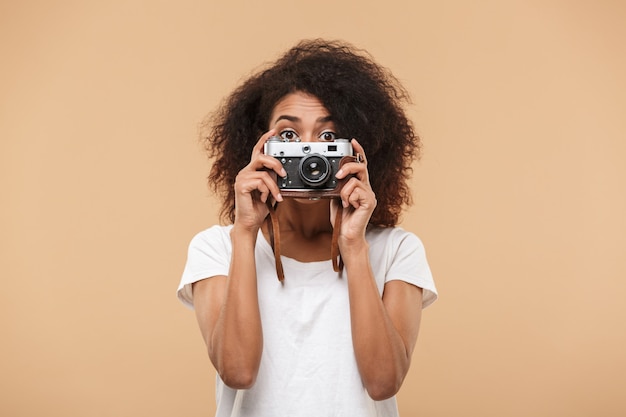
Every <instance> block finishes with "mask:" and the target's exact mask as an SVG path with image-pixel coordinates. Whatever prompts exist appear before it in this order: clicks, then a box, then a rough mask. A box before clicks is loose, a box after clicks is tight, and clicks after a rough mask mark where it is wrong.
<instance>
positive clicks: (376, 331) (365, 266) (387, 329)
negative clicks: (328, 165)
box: [331, 140, 422, 400]
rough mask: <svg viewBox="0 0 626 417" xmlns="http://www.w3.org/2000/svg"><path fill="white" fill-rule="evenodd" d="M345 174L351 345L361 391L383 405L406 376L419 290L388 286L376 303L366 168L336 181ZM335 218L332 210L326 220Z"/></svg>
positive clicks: (349, 168)
mask: <svg viewBox="0 0 626 417" xmlns="http://www.w3.org/2000/svg"><path fill="white" fill-rule="evenodd" d="M352 144H353V147H354V150H355V152H357V153H360V154H361V155H362V156H363V155H364V152H363V148H362V147H361V145H360V144H359V143H358V142H357V141H355V140H353V142H352ZM342 171H343V172H342ZM349 174H354V177H353V178H351V179H350V180H349V181H348V183H346V185H345V186H344V188H343V189H342V191H341V200H342V201H341V203H342V204H343V206H344V207H345V209H344V210H343V213H342V215H343V217H342V223H341V231H340V234H339V241H338V243H339V249H340V252H341V256H342V259H343V261H344V264H345V268H346V272H347V276H348V293H349V298H350V319H351V326H352V340H353V345H354V352H355V356H356V361H357V366H358V368H359V373H360V374H361V379H362V380H363V384H364V386H365V388H366V389H367V391H368V393H369V395H370V397H372V398H373V399H374V400H383V399H386V398H389V397H391V396H393V395H395V394H396V393H397V392H398V390H399V389H400V386H401V385H402V381H403V380H404V377H405V376H406V373H407V372H408V370H409V365H410V362H411V355H412V353H413V349H414V347H415V343H416V340H417V334H418V331H419V325H420V318H421V309H422V290H421V289H420V288H418V287H416V286H413V285H411V284H408V283H405V282H402V281H390V282H388V283H387V284H386V285H385V288H384V291H383V296H382V298H381V297H380V294H379V293H378V288H377V287H376V281H375V279H374V276H373V272H372V269H371V266H370V259H369V246H368V244H367V241H366V240H365V230H366V227H367V224H368V222H369V219H370V217H371V215H372V212H373V211H374V209H375V207H376V197H375V195H374V192H373V191H372V189H371V186H370V184H369V178H368V172H367V162H366V161H365V162H364V163H362V164H358V163H349V164H346V165H345V166H344V168H342V170H340V172H338V173H337V178H343V177H345V176H347V175H349ZM331 207H334V206H331ZM336 215H337V211H336V210H335V209H333V210H332V212H331V216H332V217H333V218H334V216H336Z"/></svg>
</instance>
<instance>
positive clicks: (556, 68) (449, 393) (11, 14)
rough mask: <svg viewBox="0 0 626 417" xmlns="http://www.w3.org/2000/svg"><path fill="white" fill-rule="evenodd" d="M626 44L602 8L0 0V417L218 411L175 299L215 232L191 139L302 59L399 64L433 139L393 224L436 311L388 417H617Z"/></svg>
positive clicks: (625, 212)
mask: <svg viewBox="0 0 626 417" xmlns="http://www.w3.org/2000/svg"><path fill="white" fill-rule="evenodd" d="M624 22H626V6H625V5H624V3H623V2H620V1H609V0H601V1H550V0H548V1H539V0H537V1H531V0H528V1H521V0H517V1H516V0H511V1H504V0H503V1H497V0H480V1H461V0H457V1H452V0H447V1H446V0H444V1H419V0H418V1H408V0H407V1H398V0H389V1H383V2H381V1H377V2H373V1H368V0H364V1H360V2H356V1H355V2H352V1H328V0H320V1H317V2H309V3H305V2H303V3H299V2H292V1H281V0H266V1H264V2H258V1H253V0H249V1H242V0H233V1H228V2H227V1H220V2H218V1H202V0H184V1H179V0H177V1H174V0H171V1H166V0H161V1H157V0H124V1H122V0H113V1H69V0H55V1H43V0H41V1H34V0H24V1H10V0H2V1H0V199H1V200H0V214H1V220H0V278H1V291H0V331H1V335H0V337H1V340H0V415H2V416H7V417H9V416H10V417H22V416H39V415H46V416H51V417H56V416H58V417H61V416H63V417H70V416H71V417H74V416H75V417H101V416H116V417H117V416H120V417H121V416H151V417H161V416H162V417H170V416H198V417H199V416H210V415H212V414H213V412H214V392H213V390H214V378H215V373H214V371H213V369H212V367H211V365H210V362H209V360H208V357H207V355H206V353H205V348H204V345H203V342H202V340H201V338H200V334H199V331H198V329H197V326H196V322H195V317H194V314H193V313H192V312H191V311H189V310H187V309H186V308H184V307H183V306H182V304H180V303H179V302H178V301H177V299H176V297H175V290H176V286H177V284H178V280H179V278H180V275H181V272H182V268H183V265H184V263H185V259H186V250H187V245H188V243H189V240H190V239H191V237H192V236H193V235H194V234H195V233H196V232H198V231H200V230H202V229H204V228H206V227H208V226H210V225H212V224H214V223H216V222H217V217H216V207H217V201H216V200H215V199H214V197H213V196H211V195H210V193H209V191H208V190H207V187H206V184H205V179H206V176H207V173H208V169H209V162H208V161H207V160H206V158H205V156H204V154H203V152H202V150H201V148H200V146H199V144H198V140H197V131H198V123H199V122H200V121H201V120H202V118H203V117H204V116H205V115H206V114H207V113H209V112H210V111H212V110H214V109H215V108H216V106H218V104H219V103H220V100H221V99H222V98H223V97H224V96H225V95H226V94H227V93H228V92H229V91H231V90H232V89H233V88H234V87H235V86H236V85H238V84H239V83H240V82H241V80H242V79H244V78H245V77H246V76H247V75H248V74H250V72H251V71H252V70H254V69H256V68H259V66H260V65H262V64H263V63H266V62H268V61H271V60H273V59H275V58H277V57H278V56H279V55H280V54H281V53H282V52H284V51H285V50H286V49H287V48H289V47H290V46H292V45H293V44H295V43H296V42H297V41H298V40H299V39H303V38H313V37H324V38H330V39H343V40H346V41H349V42H351V43H353V44H355V45H356V46H358V47H360V48H364V49H366V50H368V51H369V52H370V53H371V54H372V55H373V56H374V58H375V59H376V60H377V61H378V62H380V63H381V64H383V65H384V66H386V67H388V68H390V69H391V70H392V71H393V72H394V73H395V74H396V75H397V77H398V78H399V79H400V80H401V81H402V82H403V83H404V85H405V86H406V87H407V89H408V90H409V92H410V93H411V95H412V97H413V104H412V105H411V106H410V107H408V108H407V111H408V113H409V114H410V117H411V119H412V120H413V121H414V122H415V125H416V126H417V129H418V131H419V133H420V135H421V137H422V138H423V141H424V156H423V158H422V160H421V161H420V162H419V163H416V164H415V170H414V177H413V179H412V187H413V190H414V197H415V204H414V206H413V207H411V209H410V210H409V211H408V212H407V213H406V215H405V216H404V220H403V223H402V226H403V227H404V228H406V229H408V230H410V231H413V232H415V233H416V234H418V235H419V236H420V237H421V238H422V240H423V241H424V243H425V245H426V249H427V255H428V259H429V262H430V264H431V268H432V270H433V273H434V276H435V278H436V283H437V286H438V288H439V290H440V299H439V301H438V302H437V303H435V304H434V305H433V306H431V307H429V308H428V309H426V310H425V312H424V316H423V324H422V328H421V333H420V337H419V340H418V345H417V348H416V351H415V354H414V355H413V363H412V368H411V371H410V373H409V375H408V377H407V379H406V381H405V383H404V385H403V387H402V390H401V392H400V394H399V396H398V401H399V405H400V409H401V413H402V415H403V416H404V417H410V416H429V417H439V416H441V417H456V416H481V417H488V416H493V417H502V416H507V417H516V416H520V417H522V416H524V417H525V416H533V417H555V416H563V417H578V416H581V417H582V416H594V417H595V416H603V417H610V416H623V415H625V414H626V401H625V400H624V397H623V394H624V389H625V388H626V376H625V373H626V355H625V354H624V352H625V351H626V331H625V330H626V329H625V327H626V326H625V323H626V320H625V319H626V307H625V305H624V299H625V298H626V249H625V248H626V164H625V163H624V159H625V157H626V122H625V120H626V117H625V116H626V76H625V74H626V46H625V45H626V25H624ZM337 383H341V382H340V381H338V382H337Z"/></svg>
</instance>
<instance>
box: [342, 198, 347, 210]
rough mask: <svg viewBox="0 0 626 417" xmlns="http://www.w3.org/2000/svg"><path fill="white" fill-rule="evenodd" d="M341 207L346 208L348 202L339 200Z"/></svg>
mask: <svg viewBox="0 0 626 417" xmlns="http://www.w3.org/2000/svg"><path fill="white" fill-rule="evenodd" d="M341 205H342V206H343V208H347V207H348V202H347V201H345V200H341Z"/></svg>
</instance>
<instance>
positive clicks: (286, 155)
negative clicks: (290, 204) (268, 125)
mask: <svg viewBox="0 0 626 417" xmlns="http://www.w3.org/2000/svg"><path fill="white" fill-rule="evenodd" d="M264 151H265V154H266V155H270V156H273V157H274V158H276V159H278V160H279V161H280V162H281V163H282V165H283V168H285V171H286V172H287V176H286V177H284V178H281V177H278V178H277V180H276V181H277V183H278V188H280V189H281V193H282V194H283V195H286V196H289V195H290V194H291V193H290V192H294V193H293V195H298V194H300V193H305V195H303V197H313V196H317V197H325V196H331V197H332V196H336V195H338V194H339V191H340V185H341V184H340V183H341V182H342V181H343V180H342V181H339V180H337V179H336V178H335V174H337V171H339V168H340V166H341V160H342V158H344V157H346V156H348V157H350V156H352V153H353V151H352V144H351V143H350V141H349V140H348V139H335V140H334V141H330V142H300V141H293V142H292V141H287V140H285V139H283V138H282V137H279V136H272V137H271V138H269V139H268V140H267V142H265V145H264Z"/></svg>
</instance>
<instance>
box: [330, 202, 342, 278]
mask: <svg viewBox="0 0 626 417" xmlns="http://www.w3.org/2000/svg"><path fill="white" fill-rule="evenodd" d="M331 204H332V203H331ZM342 216H343V206H342V205H341V201H339V207H338V208H337V214H336V217H335V224H334V225H333V240H332V243H331V245H330V257H331V258H332V259H333V270H334V271H335V272H341V270H342V269H343V260H342V259H341V253H339V232H340V231H341V230H340V229H341V217H342Z"/></svg>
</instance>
